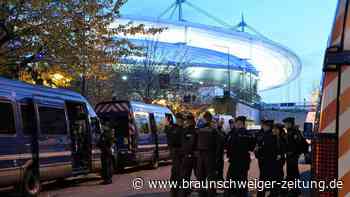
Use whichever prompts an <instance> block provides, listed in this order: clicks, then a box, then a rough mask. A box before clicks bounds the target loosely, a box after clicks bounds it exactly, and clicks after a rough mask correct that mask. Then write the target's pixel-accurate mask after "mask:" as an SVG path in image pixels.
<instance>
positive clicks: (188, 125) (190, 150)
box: [180, 112, 197, 197]
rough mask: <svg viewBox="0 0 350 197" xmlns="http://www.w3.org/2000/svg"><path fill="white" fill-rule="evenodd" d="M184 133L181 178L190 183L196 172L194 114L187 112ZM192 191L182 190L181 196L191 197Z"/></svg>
mask: <svg viewBox="0 0 350 197" xmlns="http://www.w3.org/2000/svg"><path fill="white" fill-rule="evenodd" d="M184 119H185V121H184V133H183V136H182V151H183V154H184V156H183V159H182V163H181V172H182V173H181V178H182V180H186V181H190V180H191V174H192V171H194V170H195V166H196V156H195V148H196V145H197V144H196V142H197V132H196V128H195V126H196V121H195V118H194V116H193V114H192V113H190V112H187V113H186V114H184ZM190 194H191V191H190V190H189V188H188V189H182V190H181V191H180V196H182V197H185V196H189V195H190Z"/></svg>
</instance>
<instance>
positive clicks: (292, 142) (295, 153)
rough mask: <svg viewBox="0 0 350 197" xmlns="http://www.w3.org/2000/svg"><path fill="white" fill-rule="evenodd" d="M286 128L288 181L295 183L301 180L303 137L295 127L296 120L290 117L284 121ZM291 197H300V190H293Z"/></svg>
mask: <svg viewBox="0 0 350 197" xmlns="http://www.w3.org/2000/svg"><path fill="white" fill-rule="evenodd" d="M283 122H284V127H285V128H286V130H287V135H286V141H287V180H288V181H294V180H296V179H299V178H300V173H299V167H298V164H299V157H300V154H301V151H300V145H301V144H302V140H303V137H302V135H301V133H300V131H299V130H298V129H296V127H295V119H294V118H292V117H288V118H286V119H284V120H283ZM289 193H290V196H298V195H299V194H300V191H299V190H298V189H296V188H295V189H291V190H290V192H289Z"/></svg>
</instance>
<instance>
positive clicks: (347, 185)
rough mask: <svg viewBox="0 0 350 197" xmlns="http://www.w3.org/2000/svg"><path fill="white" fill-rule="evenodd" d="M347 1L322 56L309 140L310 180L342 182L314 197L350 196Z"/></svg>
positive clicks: (349, 10)
mask: <svg viewBox="0 0 350 197" xmlns="http://www.w3.org/2000/svg"><path fill="white" fill-rule="evenodd" d="M349 13H350V1H349V0H339V1H338V6H337V10H336V14H335V18H334V23H333V28H332V31H331V34H330V37H329V41H328V47H327V50H326V53H325V59H324V67H323V80H322V91H321V98H320V101H321V102H320V105H319V106H318V110H317V117H316V129H315V130H316V132H315V136H314V138H313V140H312V145H313V147H312V151H313V158H312V170H311V172H312V178H313V179H314V180H327V181H328V180H334V179H338V180H341V181H343V185H342V187H341V188H336V189H330V188H329V189H328V190H326V191H324V192H320V191H318V190H316V189H315V190H314V192H313V196H330V197H331V196H349V195H350V121H349V120H350V66H349V65H350V23H349V22H350V14H349Z"/></svg>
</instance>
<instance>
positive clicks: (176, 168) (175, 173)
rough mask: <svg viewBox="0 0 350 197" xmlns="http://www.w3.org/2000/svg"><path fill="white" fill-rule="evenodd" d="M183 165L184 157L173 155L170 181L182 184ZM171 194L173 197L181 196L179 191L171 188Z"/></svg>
mask: <svg viewBox="0 0 350 197" xmlns="http://www.w3.org/2000/svg"><path fill="white" fill-rule="evenodd" d="M181 165H182V155H180V154H175V153H173V155H172V166H171V174H170V180H171V181H177V182H178V184H180V181H181ZM170 194H171V196H172V197H177V196H179V189H177V188H171V189H170Z"/></svg>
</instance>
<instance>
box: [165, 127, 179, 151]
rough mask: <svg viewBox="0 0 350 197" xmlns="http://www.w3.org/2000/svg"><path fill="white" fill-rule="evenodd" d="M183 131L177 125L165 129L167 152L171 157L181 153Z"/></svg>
mask: <svg viewBox="0 0 350 197" xmlns="http://www.w3.org/2000/svg"><path fill="white" fill-rule="evenodd" d="M183 130H184V129H183V128H182V127H179V126H177V125H171V126H167V127H166V128H165V133H166V136H167V141H168V146H169V150H170V152H171V154H172V155H173V156H174V154H180V153H181V146H182V136H183Z"/></svg>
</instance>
